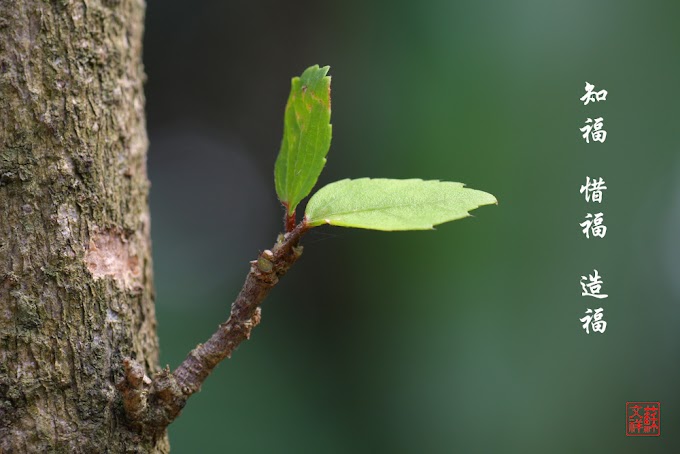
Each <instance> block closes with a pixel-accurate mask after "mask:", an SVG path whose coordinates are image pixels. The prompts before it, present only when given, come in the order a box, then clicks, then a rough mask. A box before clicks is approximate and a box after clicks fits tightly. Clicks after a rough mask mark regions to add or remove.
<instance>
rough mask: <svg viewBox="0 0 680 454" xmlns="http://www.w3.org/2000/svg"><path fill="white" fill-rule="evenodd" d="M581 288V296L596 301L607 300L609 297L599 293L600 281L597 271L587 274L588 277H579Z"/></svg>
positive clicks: (600, 288)
mask: <svg viewBox="0 0 680 454" xmlns="http://www.w3.org/2000/svg"><path fill="white" fill-rule="evenodd" d="M581 288H582V289H583V292H582V293H581V296H592V297H594V298H598V299H602V298H607V297H608V296H609V295H606V294H604V293H600V290H602V279H601V278H600V273H598V272H597V270H593V274H589V275H588V277H585V276H581Z"/></svg>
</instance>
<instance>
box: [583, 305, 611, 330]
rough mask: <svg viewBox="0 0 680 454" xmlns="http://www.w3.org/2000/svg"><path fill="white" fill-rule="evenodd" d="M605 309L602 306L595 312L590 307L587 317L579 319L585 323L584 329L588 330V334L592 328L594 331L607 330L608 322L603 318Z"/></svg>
mask: <svg viewBox="0 0 680 454" xmlns="http://www.w3.org/2000/svg"><path fill="white" fill-rule="evenodd" d="M603 311H604V309H602V308H601V307H600V308H597V309H595V312H594V313H593V310H592V309H588V310H587V311H586V315H585V317H583V318H580V319H579V320H580V321H581V322H582V323H583V329H584V330H586V334H590V328H592V329H593V332H600V333H604V332H605V330H606V329H607V322H605V321H604V320H602V312H603ZM590 314H592V315H590Z"/></svg>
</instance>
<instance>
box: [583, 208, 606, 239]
mask: <svg viewBox="0 0 680 454" xmlns="http://www.w3.org/2000/svg"><path fill="white" fill-rule="evenodd" d="M602 221H604V218H603V217H602V213H595V217H594V218H593V215H592V214H590V213H588V214H586V220H585V221H583V222H581V223H580V224H579V225H580V226H581V227H583V233H584V234H585V236H586V238H590V233H592V234H593V236H599V237H600V238H604V236H605V235H606V234H607V226H605V225H602Z"/></svg>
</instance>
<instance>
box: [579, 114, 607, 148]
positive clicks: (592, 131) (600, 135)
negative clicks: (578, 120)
mask: <svg viewBox="0 0 680 454" xmlns="http://www.w3.org/2000/svg"><path fill="white" fill-rule="evenodd" d="M602 120H603V119H602V117H599V118H596V119H595V122H594V123H593V119H592V118H588V119H587V120H586V125H585V126H584V127H582V128H579V130H580V131H581V132H582V133H583V138H584V139H586V143H590V139H591V137H592V139H593V140H594V141H595V142H600V143H604V141H605V140H606V139H607V131H605V130H604V129H602ZM591 123H593V124H591Z"/></svg>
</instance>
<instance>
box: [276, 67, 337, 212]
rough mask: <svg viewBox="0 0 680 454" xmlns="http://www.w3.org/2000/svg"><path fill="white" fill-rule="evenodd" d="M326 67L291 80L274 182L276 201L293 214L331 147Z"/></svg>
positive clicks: (313, 181) (327, 68) (320, 168)
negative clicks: (277, 197) (279, 201)
mask: <svg viewBox="0 0 680 454" xmlns="http://www.w3.org/2000/svg"><path fill="white" fill-rule="evenodd" d="M329 69H330V67H329V66H324V67H323V68H319V66H318V65H314V66H311V67H309V68H307V69H306V70H305V72H303V73H302V76H300V77H293V80H292V82H291V88H290V96H289V97H288V103H287V104H286V113H285V116H284V121H283V140H282V141H281V150H280V151H279V156H278V157H277V158H276V166H275V168H274V180H275V182H276V193H277V194H278V196H279V200H281V202H282V203H283V204H284V205H285V206H286V207H287V208H288V214H293V213H294V212H295V208H296V207H297V205H298V204H299V203H300V201H301V200H302V199H304V198H305V197H307V196H308V195H309V193H310V192H311V190H312V188H313V187H314V185H315V184H316V181H317V179H318V178H319V175H320V174H321V170H323V166H324V164H326V155H327V154H328V149H329V148H330V146H331V124H330V121H331V78H330V76H327V75H326V74H327V73H328V70H329Z"/></svg>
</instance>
